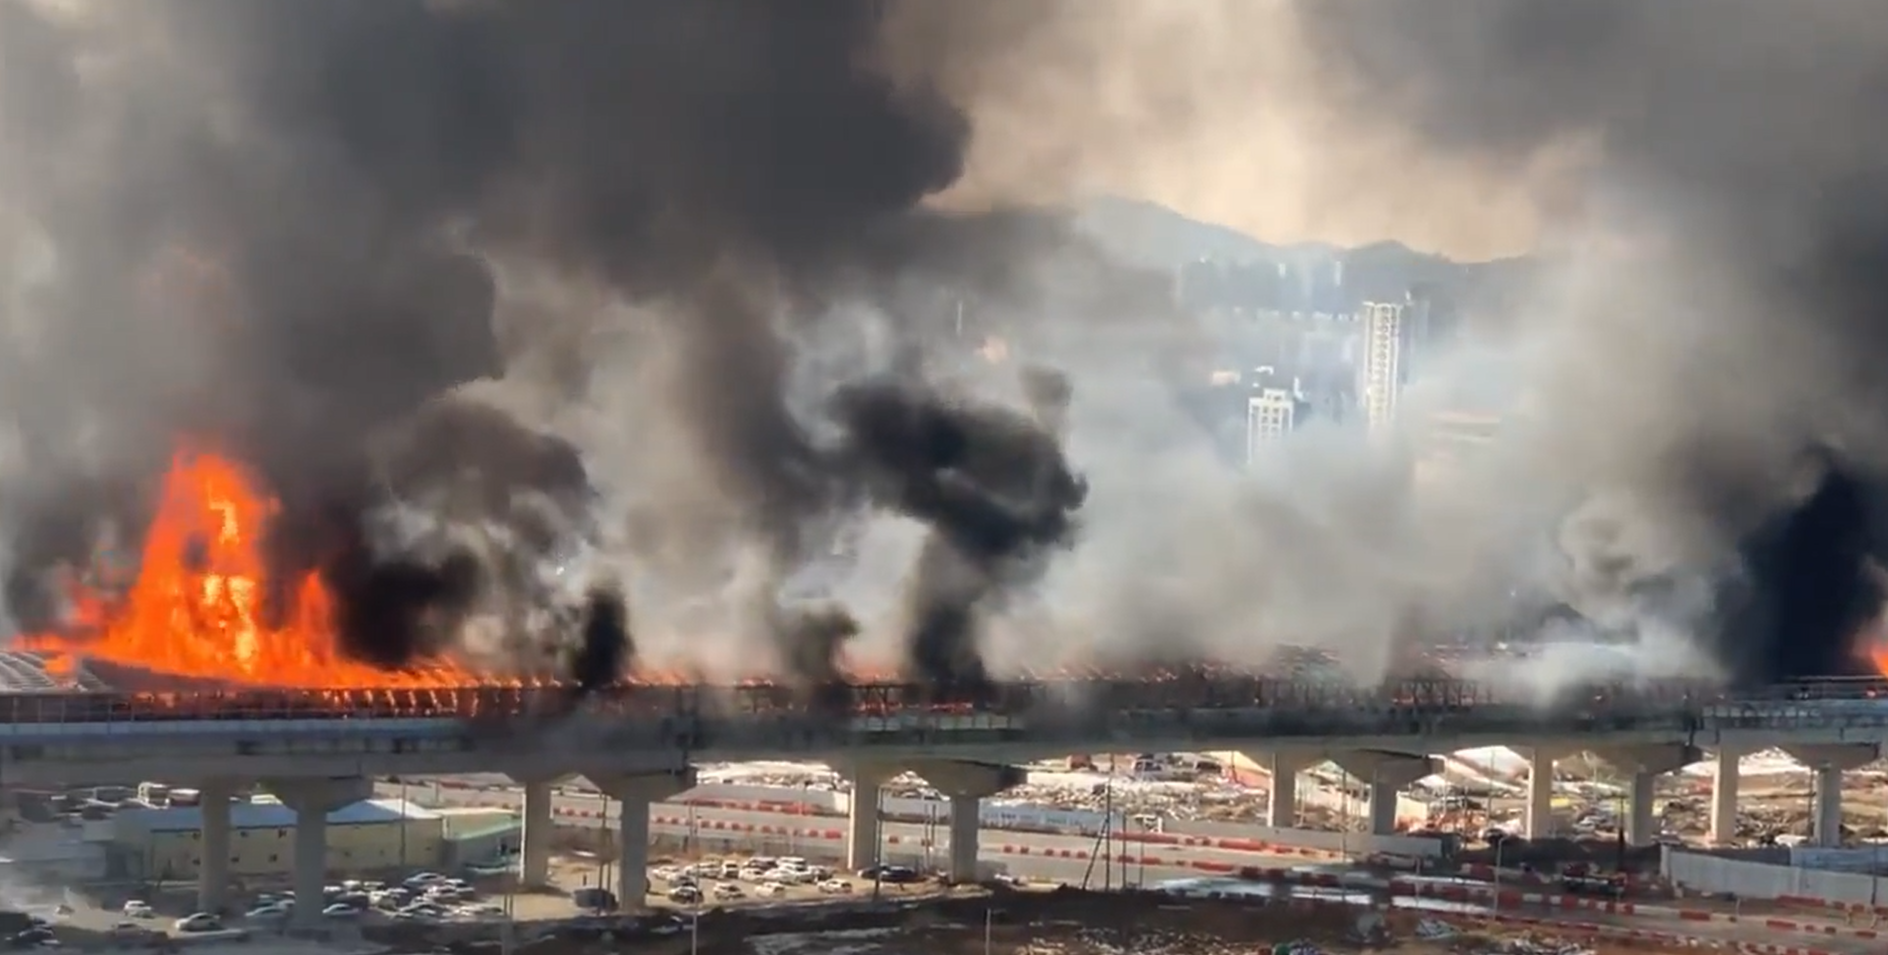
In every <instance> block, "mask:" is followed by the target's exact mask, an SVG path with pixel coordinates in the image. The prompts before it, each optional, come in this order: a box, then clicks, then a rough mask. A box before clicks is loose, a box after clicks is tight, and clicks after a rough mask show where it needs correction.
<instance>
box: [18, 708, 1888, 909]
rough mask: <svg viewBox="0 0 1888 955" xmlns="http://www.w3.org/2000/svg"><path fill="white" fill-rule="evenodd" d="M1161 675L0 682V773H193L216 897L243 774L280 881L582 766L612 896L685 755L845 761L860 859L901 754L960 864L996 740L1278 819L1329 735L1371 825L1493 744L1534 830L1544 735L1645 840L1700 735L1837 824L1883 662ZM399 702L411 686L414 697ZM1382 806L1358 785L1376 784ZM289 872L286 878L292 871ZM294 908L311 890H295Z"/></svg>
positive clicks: (973, 833) (636, 876) (537, 856)
mask: <svg viewBox="0 0 1888 955" xmlns="http://www.w3.org/2000/svg"><path fill="white" fill-rule="evenodd" d="M1181 689H1182V688H1179V687H1176V686H1173V685H1167V684H1161V683H1133V682H1128V681H1107V682H1090V683H1065V684H1032V685H1029V686H1017V687H1010V688H1008V689H1007V690H1006V691H1005V692H1004V693H1003V694H999V696H998V697H997V698H994V699H986V700H980V701H977V702H975V703H971V704H966V703H950V704H940V703H936V702H927V701H925V700H923V699H922V698H921V697H919V696H917V695H915V694H913V693H909V692H907V690H909V688H906V689H904V690H900V689H898V688H889V687H866V688H855V691H854V693H855V698H854V699H853V700H852V701H850V703H849V705H847V706H844V707H840V708H832V707H824V706H822V707H808V706H804V705H799V704H796V703H794V702H792V701H791V700H787V699H783V698H781V697H779V696H777V695H773V694H766V693H762V694H753V693H744V692H742V691H726V690H715V689H712V688H706V687H645V688H639V689H636V690H634V691H632V692H628V693H624V694H618V695H614V696H610V697H607V698H602V699H597V700H592V701H588V702H586V703H585V704H584V705H582V706H579V707H575V708H571V707H568V706H564V707H556V706H548V705H541V704H542V703H543V701H541V700H535V699H532V698H531V695H530V691H494V690H492V689H490V688H478V689H468V690H464V691H433V692H430V693H429V694H427V695H426V698H425V699H424V700H420V699H417V698H410V697H401V696H397V695H388V694H384V693H373V694H364V695H363V694H346V693H341V692H339V691H321V692H318V691H272V692H243V693H233V694H232V693H204V694H165V695H161V696H151V695H124V694H114V693H33V694H14V695H8V696H0V783H4V784H7V785H13V786H45V785H70V784H84V783H88V782H121V781H125V780H130V779H161V780H169V781H173V782H177V783H180V784H182V783H193V784H195V785H196V786H197V787H198V788H200V789H201V790H202V791H203V795H204V800H203V801H204V824H203V833H202V843H203V852H202V867H201V880H200V881H201V885H202V892H203V899H202V901H203V906H204V908H205V909H213V908H218V907H220V905H221V902H222V892H223V888H224V886H225V885H226V884H227V882H228V878H227V876H228V873H227V860H228V857H229V851H228V840H229V810H228V803H229V794H230V792H231V791H232V790H233V789H234V788H235V786H236V785H237V784H238V783H241V782H248V781H259V782H261V783H262V784H263V785H264V786H265V787H266V788H268V789H269V790H270V791H272V792H274V793H276V794H277V795H278V796H280V797H281V799H282V801H283V802H284V803H285V804H286V805H288V806H290V807H291V808H293V809H294V810H295V811H296V812H297V813H298V814H299V824H298V826H297V832H296V837H295V852H296V860H295V881H296V885H297V887H298V890H306V891H309V892H311V893H313V896H312V897H319V891H320V887H321V885H322V882H323V877H324V855H325V845H326V833H325V824H326V823H325V820H326V815H327V813H329V812H331V811H333V810H335V809H338V808H339V807H341V806H343V805H347V804H349V803H352V802H354V801H357V800H359V799H362V798H366V797H367V796H368V795H369V794H370V792H371V784H370V780H371V779H373V778H375V777H379V776H389V775H399V776H405V777H411V776H424V775H429V774H458V773H476V772H502V773H506V774H508V775H510V776H511V777H513V778H514V779H516V780H518V781H519V782H520V784H521V785H522V787H523V789H524V794H525V795H524V800H523V802H524V819H525V836H524V843H525V846H524V860H523V874H524V877H525V879H526V880H527V881H542V880H543V879H544V878H545V876H546V873H547V868H548V860H549V839H548V838H547V836H546V833H548V832H549V830H550V828H551V819H552V816H551V801H552V786H553V785H554V784H556V783H558V782H560V781H562V780H565V779H569V778H571V777H574V776H579V775H581V776H583V777H585V778H587V779H589V780H590V781H591V782H592V783H593V784H594V785H596V787H597V788H598V789H599V790H601V791H602V792H603V793H605V794H607V795H608V796H610V797H611V798H613V799H617V800H620V801H621V802H622V803H623V804H624V806H623V809H624V811H623V813H622V818H623V820H624V823H623V825H622V826H621V827H620V830H619V833H620V838H621V840H622V847H621V852H622V858H623V859H624V864H622V865H619V866H618V871H619V873H620V876H621V885H620V886H619V887H618V889H619V892H618V894H619V897H620V898H621V899H622V900H623V902H624V904H625V905H630V906H634V905H639V904H640V903H641V900H642V899H643V898H644V894H645V891H646V882H645V879H646V875H645V868H646V867H645V866H644V865H642V864H639V860H646V858H647V851H648V844H649V819H650V814H649V812H648V808H649V806H650V805H651V804H652V803H656V802H661V801H664V800H667V799H669V798H671V797H673V796H676V795H677V794H679V793H681V792H683V791H685V790H687V789H689V788H691V787H692V786H693V785H694V771H693V766H694V765H695V764H697V763H701V762H724V761H739V760H747V759H761V758H766V759H782V758H786V759H805V760H820V761H824V762H827V763H830V764H832V765H834V766H835V767H838V768H841V769H842V770H843V771H845V772H846V773H848V774H849V775H850V776H851V779H852V781H853V785H854V798H853V799H852V801H851V805H852V811H851V816H850V819H849V825H848V846H849V849H848V855H849V859H850V860H851V861H852V862H853V863H855V864H859V865H863V864H865V862H866V861H868V860H870V859H872V858H874V857H875V856H876V853H877V848H876V847H877V845H878V843H879V825H880V823H879V819H878V817H877V814H876V812H875V811H874V807H875V805H876V800H874V799H872V798H867V797H865V796H864V794H867V793H872V792H874V791H876V789H877V787H878V786H879V785H880V784H881V783H882V782H883V781H884V780H885V779H887V778H888V777H889V776H891V775H892V774H894V773H896V772H900V771H906V770H909V771H913V772H916V773H917V774H919V775H921V776H923V777H924V778H925V779H926V780H927V781H929V782H930V783H931V784H932V786H933V787H935V788H936V789H938V790H939V791H940V792H941V793H943V794H945V796H946V797H947V798H948V800H949V804H950V805H949V827H950V829H949V832H950V838H949V840H948V841H949V845H950V847H951V849H950V859H949V863H950V867H951V871H952V873H953V874H954V875H956V876H958V877H966V878H967V877H969V876H970V874H971V873H974V872H975V860H976V857H977V829H978V825H977V823H978V818H979V816H978V808H979V805H978V804H979V801H980V800H981V799H982V798H984V797H986V796H989V795H992V794H994V793H997V792H1000V791H1002V790H1003V789H1005V788H1008V787H1009V786H1012V785H1015V784H1016V783H1018V782H1020V781H1021V779H1022V775H1021V773H1020V772H1018V771H1017V770H1015V769H1014V768H1013V764H1014V763H1016V762H1018V761H1023V760H1031V759H1041V758H1047V757H1052V756H1058V755H1066V754H1068V753H1073V752H1129V751H1156V752H1158V751H1189V750H1190V751H1239V752H1243V753H1247V754H1250V755H1251V757H1252V758H1253V759H1254V760H1256V761H1258V762H1260V763H1261V764H1262V765H1264V766H1266V767H1267V768H1268V769H1270V770H1271V771H1272V773H1273V779H1274V784H1273V786H1272V792H1271V797H1270V798H1271V811H1272V822H1273V824H1274V825H1290V824H1291V823H1292V822H1293V821H1294V820H1291V819H1290V818H1289V815H1290V813H1291V807H1292V806H1293V805H1294V802H1295V801H1294V798H1293V797H1294V793H1293V788H1294V782H1295V779H1296V774H1297V770H1299V769H1301V768H1304V767H1305V766H1308V765H1310V764H1311V763H1313V762H1314V761H1318V760H1322V759H1331V760H1333V761H1335V762H1336V763H1337V764H1338V765H1339V766H1341V767H1343V768H1345V769H1346V771H1348V772H1350V773H1351V774H1353V775H1355V776H1356V777H1357V778H1359V779H1360V780H1363V781H1366V782H1367V783H1368V785H1369V788H1370V792H1371V797H1372V798H1371V800H1370V803H1371V806H1372V807H1373V808H1372V810H1371V815H1372V824H1373V827H1374V828H1375V829H1376V830H1377V831H1379V832H1388V831H1389V830H1390V828H1391V827H1392V826H1393V824H1394V816H1393V813H1394V805H1395V798H1394V797H1395V793H1396V792H1397V791H1398V790H1399V789H1401V788H1402V787H1404V786H1407V785H1408V784H1409V783H1411V782H1413V781H1414V780H1416V779H1418V778H1421V777H1423V776H1426V775H1429V774H1430V773H1432V772H1434V771H1435V769H1436V764H1435V760H1434V759H1433V758H1432V757H1431V755H1430V754H1433V753H1444V752H1450V751H1454V750H1459V749H1466V748H1470V747H1477V746H1492V745H1503V746H1511V747H1514V748H1515V749H1517V750H1519V751H1522V752H1525V753H1528V754H1530V755H1531V757H1532V759H1533V772H1532V779H1533V783H1532V785H1531V786H1530V801H1529V805H1530V807H1531V809H1532V813H1531V815H1532V820H1533V821H1532V825H1533V826H1534V827H1535V834H1537V835H1539V834H1545V831H1544V829H1545V826H1546V825H1547V824H1548V820H1549V818H1550V817H1549V814H1548V812H1547V808H1548V806H1549V804H1550V797H1551V779H1552V764H1553V761H1554V760H1555V759H1557V758H1560V757H1563V756H1567V755H1572V754H1574V753H1578V752H1583V751H1584V752H1593V753H1595V754H1597V755H1599V756H1600V757H1601V758H1603V759H1606V760H1608V761H1610V762H1612V763H1613V764H1615V765H1616V766H1618V767H1620V768H1621V769H1622V771H1624V772H1626V773H1628V774H1629V775H1630V778H1631V780H1632V783H1631V798H1630V811H1629V818H1628V820H1627V835H1628V837H1629V838H1630V839H1631V840H1633V841H1634V842H1635V843H1639V844H1645V843H1649V842H1651V841H1652V840H1653V838H1654V837H1655V835H1656V833H1655V831H1654V829H1653V825H1652V799H1651V793H1652V780H1653V778H1654V777H1655V776H1656V775H1657V774H1659V773H1664V772H1669V771H1672V770H1675V769H1677V768H1679V767H1681V766H1684V765H1687V764H1689V763H1691V762H1694V761H1697V760H1699V759H1701V758H1703V757H1704V754H1706V753H1710V754H1712V756H1713V757H1714V758H1715V760H1716V764H1717V769H1718V777H1717V778H1718V785H1717V795H1716V798H1715V799H1714V805H1715V807H1716V812H1715V813H1714V822H1715V825H1717V826H1718V827H1719V828H1718V831H1719V832H1725V833H1728V832H1729V831H1730V830H1729V828H1728V826H1729V821H1730V820H1731V819H1732V818H1734V816H1733V814H1732V813H1733V809H1734V806H1735V801H1736V766H1737V757H1738V756H1739V755H1740V754H1743V753H1747V752H1751V751H1754V750H1758V749H1763V748H1769V747H1781V748H1783V749H1786V750H1788V751H1790V752H1792V753H1795V754H1797V755H1798V756H1799V757H1801V758H1803V759H1804V761H1805V762H1806V763H1808V764H1809V765H1810V766H1812V767H1814V769H1815V771H1816V776H1817V780H1818V787H1819V795H1818V797H1817V811H1816V820H1817V826H1818V833H1819V834H1820V835H1821V836H1822V837H1823V838H1824V839H1833V838H1836V837H1837V835H1836V833H1837V826H1836V821H1837V820H1839V819H1840V809H1841V785H1840V782H1841V774H1842V772H1843V771H1844V770H1846V769H1850V768H1853V767H1856V766H1859V765H1861V764H1862V763H1864V762H1867V761H1869V760H1872V759H1873V758H1875V756H1876V754H1877V753H1878V752H1879V749H1880V746H1881V744H1882V742H1883V741H1884V739H1888V683H1883V684H1876V683H1858V682H1853V681H1843V682H1832V683H1827V684H1809V685H1799V686H1789V687H1777V688H1773V689H1767V690H1764V691H1761V692H1752V693H1737V694H1731V693H1724V692H1721V691H1717V690H1708V689H1704V688H1701V687H1697V686H1695V685H1689V684H1665V685H1650V686H1648V685H1640V686H1589V687H1581V688H1578V689H1577V690H1574V691H1570V692H1568V693H1567V694H1565V695H1564V696H1563V697H1562V698H1561V699H1560V700H1559V701H1558V702H1556V703H1554V704H1552V705H1543V704H1541V703H1539V702H1538V701H1526V700H1517V699H1512V698H1510V697H1508V696H1505V695H1504V694H1503V693H1501V692H1497V691H1496V690H1494V689H1492V688H1490V687H1488V686H1485V685H1480V684H1472V683H1467V682H1463V681H1423V682H1421V683H1411V684H1403V685H1398V686H1392V687H1385V688H1379V689H1373V690H1369V691H1357V690H1350V689H1346V688H1343V687H1338V686H1333V685H1329V684H1297V683H1289V682H1281V681H1267V680H1254V679H1236V680H1230V681H1224V682H1220V683H1216V684H1211V685H1195V686H1192V687H1186V688H1184V690H1185V692H1180V690H1181ZM422 703H423V704H424V705H420V704H422ZM1377 807H1382V808H1380V809H1379V808H1377ZM304 897H310V896H304ZM305 908H307V909H308V910H309V912H308V913H307V914H309V915H310V916H312V914H313V909H314V907H312V906H310V907H305Z"/></svg>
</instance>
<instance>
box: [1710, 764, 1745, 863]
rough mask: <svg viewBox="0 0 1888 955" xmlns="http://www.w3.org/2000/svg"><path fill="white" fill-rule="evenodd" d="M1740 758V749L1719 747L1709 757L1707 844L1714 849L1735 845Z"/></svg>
mask: <svg viewBox="0 0 1888 955" xmlns="http://www.w3.org/2000/svg"><path fill="white" fill-rule="evenodd" d="M1743 756H1744V752H1743V750H1741V749H1738V748H1736V747H1732V746H1720V747H1718V751H1717V755H1715V756H1713V757H1712V773H1711V777H1712V778H1711V834H1710V841H1711V844H1712V845H1714V846H1729V845H1735V844H1736V843H1737V784H1738V778H1739V771H1738V760H1740V759H1742V758H1743Z"/></svg>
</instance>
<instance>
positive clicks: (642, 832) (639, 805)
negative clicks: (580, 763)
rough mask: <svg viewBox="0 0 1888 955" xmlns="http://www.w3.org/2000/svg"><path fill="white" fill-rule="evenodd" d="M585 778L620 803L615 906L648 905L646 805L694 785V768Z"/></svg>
mask: <svg viewBox="0 0 1888 955" xmlns="http://www.w3.org/2000/svg"><path fill="white" fill-rule="evenodd" d="M589 779H590V782H591V783H592V784H593V785H595V786H596V787H597V789H598V790H599V791H601V792H602V793H603V794H604V795H605V796H608V797H610V798H611V799H615V800H618V801H620V802H621V803H622V804H623V807H622V813H621V815H620V816H619V817H618V830H617V834H618V837H619V839H618V843H617V852H616V904H617V908H618V909H620V910H621V911H624V912H640V911H643V910H644V909H646V908H648V905H649V898H648V896H649V807H650V805H651V804H653V803H658V802H662V801H663V800H665V799H672V798H674V797H676V796H679V795H681V794H682V793H685V792H687V791H689V790H691V789H694V788H695V770H694V768H693V767H691V768H689V769H686V770H682V771H680V772H666V773H650V774H647V775H640V776H590V777H589Z"/></svg>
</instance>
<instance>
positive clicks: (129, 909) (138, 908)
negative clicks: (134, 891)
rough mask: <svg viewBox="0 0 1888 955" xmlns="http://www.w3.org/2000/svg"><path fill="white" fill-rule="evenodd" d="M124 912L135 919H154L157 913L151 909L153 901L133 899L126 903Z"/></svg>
mask: <svg viewBox="0 0 1888 955" xmlns="http://www.w3.org/2000/svg"><path fill="white" fill-rule="evenodd" d="M124 914H126V915H128V916H130V917H132V918H134V919H154V918H157V913H156V912H154V911H152V910H151V903H149V902H141V901H139V900H137V899H132V900H131V901H129V902H126V903H125V907H124Z"/></svg>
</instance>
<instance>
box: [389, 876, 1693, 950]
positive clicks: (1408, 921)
mask: <svg viewBox="0 0 1888 955" xmlns="http://www.w3.org/2000/svg"><path fill="white" fill-rule="evenodd" d="M1429 921H1430V923H1431V926H1430V927H1431V928H1433V926H1434V925H1435V920H1433V919H1431V920H1429ZM1418 923H1419V918H1418V916H1416V915H1413V914H1411V913H1406V912H1390V913H1373V912H1370V911H1368V910H1361V909H1358V908H1355V907H1350V906H1342V905H1312V906H1305V905H1293V906H1286V905H1256V904H1254V902H1253V901H1252V900H1242V901H1237V902H1233V901H1212V900H1182V899H1175V898H1171V897H1166V896H1159V895H1123V894H1101V893H1084V892H1075V891H1069V890H1059V891H1054V892H1000V893H997V894H991V895H983V896H979V897H975V898H956V899H944V900H936V901H932V902H928V903H925V904H914V905H910V906H904V907H899V908H891V909H887V908H884V907H881V908H878V909H873V910H863V909H859V908H856V907H855V908H851V909H846V908H841V907H819V908H801V909H798V910H791V909H788V910H782V909H772V910H747V911H742V912H709V913H706V914H703V915H702V916H701V917H700V919H699V921H697V922H695V923H694V930H695V931H694V933H693V936H692V937H691V933H690V931H689V924H688V923H687V922H686V921H681V920H674V919H671V920H670V921H668V922H666V923H665V924H663V925H662V926H661V927H660V928H656V929H654V930H651V928H650V927H649V926H648V925H647V924H645V925H644V926H643V927H642V928H641V930H639V931H634V932H629V933H619V931H618V930H615V929H611V928H608V927H603V926H601V925H598V926H592V927H589V928H584V929H575V930H567V931H564V932H560V933H558V934H556V935H552V936H547V937H542V938H533V939H516V940H514V945H513V947H512V949H511V950H512V951H513V952H516V953H518V955H621V953H626V952H630V951H635V952H637V953H639V955H644V953H646V955H687V953H691V952H693V953H697V955H1123V953H1128V952H1132V953H1135V955H1234V953H1239V955H1250V953H1254V952H1263V951H1273V952H1279V951H1283V952H1287V953H1291V955H1314V953H1325V955H1354V953H1362V952H1366V951H1370V952H1397V953H1403V955H1484V953H1496V952H1515V953H1526V955H1554V953H1560V952H1569V953H1571V952H1591V953H1593V955H1625V953H1627V952H1634V953H1640V955H1656V953H1663V952H1666V951H1668V950H1667V949H1665V948H1663V947H1661V946H1658V945H1656V944H1653V943H1650V942H1647V943H1644V944H1638V943H1635V944H1633V945H1630V946H1629V945H1626V944H1615V943H1608V942H1598V943H1597V944H1596V943H1595V940H1592V939H1587V938H1582V937H1579V936H1577V935H1567V936H1554V935H1551V934H1547V935H1541V934H1535V935H1533V936H1530V935H1529V934H1528V933H1525V932H1517V931H1509V930H1506V929H1502V930H1497V931H1481V930H1478V929H1477V927H1476V926H1474V925H1472V924H1469V923H1466V922H1462V921H1460V920H1456V921H1452V922H1450V923H1449V924H1450V925H1452V926H1453V927H1454V928H1456V929H1457V930H1458V932H1459V933H1460V934H1456V935H1454V936H1453V937H1450V938H1441V939H1425V938H1422V937H1420V936H1421V933H1420V932H1419V925H1418ZM1360 932H1362V933H1366V934H1369V935H1372V936H1374V937H1365V936H1364V935H1360ZM406 941H408V942H409V943H410V944H413V945H415V946H416V947H414V948H412V949H411V950H412V951H418V952H424V951H438V950H440V949H437V948H432V947H430V946H431V945H433V944H436V942H435V941H434V940H422V939H417V938H415V939H410V940H406ZM420 946H426V947H420ZM1281 946H1283V948H1282V949H1281ZM445 950H446V951H450V952H452V953H454V955H497V953H498V952H499V951H500V950H501V946H500V944H499V943H498V942H496V941H489V940H487V941H479V942H472V943H460V944H454V945H450V946H446V947H445ZM1670 951H1674V952H1675V951H1676V950H1675V949H1672V950H1670Z"/></svg>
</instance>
